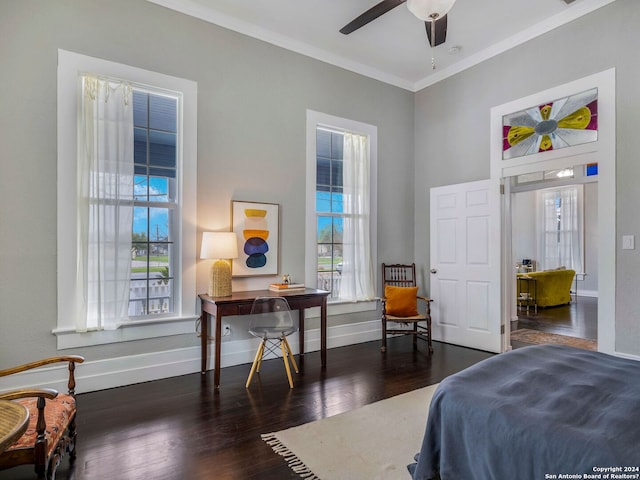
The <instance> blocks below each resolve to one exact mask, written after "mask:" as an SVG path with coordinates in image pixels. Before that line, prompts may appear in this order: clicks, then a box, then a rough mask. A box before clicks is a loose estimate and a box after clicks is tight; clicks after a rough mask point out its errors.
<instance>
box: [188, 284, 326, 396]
mask: <svg viewBox="0 0 640 480" xmlns="http://www.w3.org/2000/svg"><path fill="white" fill-rule="evenodd" d="M328 295H329V292H326V291H324V290H315V289H313V288H306V289H304V290H295V291H291V292H272V291H271V290H251V291H247V292H233V293H232V294H231V296H229V297H210V296H209V295H205V294H200V295H198V297H200V300H201V301H202V307H201V308H202V311H201V314H200V325H201V327H202V329H201V332H200V334H201V352H200V353H201V367H200V373H202V374H204V373H205V372H206V371H207V357H208V355H207V345H208V339H209V316H212V317H213V318H215V330H214V334H215V339H216V340H215V356H214V365H213V368H214V369H215V372H214V381H213V383H214V387H215V388H218V387H219V386H220V344H221V343H222V342H221V341H220V340H221V339H222V318H223V317H225V316H230V315H248V314H250V313H251V306H252V305H253V301H254V300H255V299H256V298H257V297H285V298H286V299H287V301H288V302H289V306H290V307H291V309H292V310H298V312H299V314H300V315H299V317H300V329H299V330H298V335H299V338H300V355H304V311H305V309H307V308H311V307H320V359H321V361H322V366H323V367H324V366H326V364H327V296H328Z"/></svg>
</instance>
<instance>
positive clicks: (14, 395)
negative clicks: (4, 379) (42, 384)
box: [0, 388, 58, 400]
mask: <svg viewBox="0 0 640 480" xmlns="http://www.w3.org/2000/svg"><path fill="white" fill-rule="evenodd" d="M57 396H58V391H57V390H54V389H53V388H23V389H21V390H12V391H11V392H4V393H0V400H16V399H18V398H27V397H39V398H48V399H50V400H52V399H54V398H56V397H57Z"/></svg>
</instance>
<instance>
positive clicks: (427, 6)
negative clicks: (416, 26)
mask: <svg viewBox="0 0 640 480" xmlns="http://www.w3.org/2000/svg"><path fill="white" fill-rule="evenodd" d="M455 1H456V0H407V8H408V9H409V11H410V12H411V13H413V14H414V15H415V16H416V17H418V18H419V19H420V20H424V21H425V22H432V21H434V20H435V19H437V18H440V17H443V16H444V15H446V14H447V12H448V11H449V10H450V9H451V7H452V6H453V4H454V3H455Z"/></svg>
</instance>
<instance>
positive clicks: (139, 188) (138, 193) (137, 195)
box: [133, 175, 149, 201]
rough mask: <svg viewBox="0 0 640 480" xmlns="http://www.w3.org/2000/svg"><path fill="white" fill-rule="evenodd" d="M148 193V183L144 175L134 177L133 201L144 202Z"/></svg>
mask: <svg viewBox="0 0 640 480" xmlns="http://www.w3.org/2000/svg"><path fill="white" fill-rule="evenodd" d="M148 193H149V182H148V180H147V176H146V175H136V176H135V177H134V179H133V199H134V200H141V201H146V200H147V198H148V197H147V195H148Z"/></svg>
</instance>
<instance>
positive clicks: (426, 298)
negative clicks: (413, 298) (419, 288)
mask: <svg viewBox="0 0 640 480" xmlns="http://www.w3.org/2000/svg"><path fill="white" fill-rule="evenodd" d="M417 298H419V299H420V300H424V301H425V302H427V303H430V302H433V299H431V298H429V297H423V296H422V295H417Z"/></svg>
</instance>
